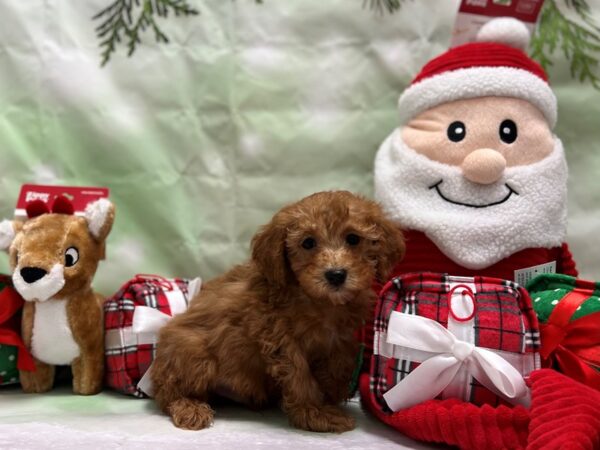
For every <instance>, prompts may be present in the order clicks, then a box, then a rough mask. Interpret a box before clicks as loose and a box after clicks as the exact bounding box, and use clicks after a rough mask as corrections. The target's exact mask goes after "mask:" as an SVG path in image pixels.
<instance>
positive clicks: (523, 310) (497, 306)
mask: <svg viewBox="0 0 600 450" xmlns="http://www.w3.org/2000/svg"><path fill="white" fill-rule="evenodd" d="M464 285H468V286H470V288H469V290H471V291H472V294H473V302H474V305H475V308H474V309H475V311H474V316H473V317H472V319H471V320H470V321H469V322H467V325H465V326H467V327H468V328H469V329H468V335H469V336H470V337H471V339H472V340H473V342H471V343H472V344H473V345H475V346H477V347H482V348H486V349H490V350H493V351H497V352H498V354H500V355H501V356H505V357H507V358H508V359H510V362H511V364H513V366H515V368H516V369H517V370H519V371H520V372H521V373H522V374H523V376H524V377H525V378H526V379H527V377H528V375H529V373H530V372H531V371H533V370H535V369H538V368H539V367H540V360H539V353H538V351H539V348H540V334H539V329H538V322H537V317H536V315H535V312H534V311H533V308H532V306H531V300H530V297H529V295H528V293H527V291H525V289H523V288H522V287H520V286H519V285H517V284H516V283H514V282H511V281H504V280H500V279H496V278H489V277H479V276H478V277H452V276H448V275H444V274H435V273H410V274H405V275H402V276H399V277H396V278H394V279H392V280H391V281H390V282H389V283H387V284H386V286H385V287H384V288H383V289H382V291H381V293H380V296H379V300H378V303H377V306H376V310H375V322H374V331H375V333H374V343H373V344H374V345H373V347H374V349H373V350H374V351H373V356H372V359H371V371H370V395H371V397H372V403H373V404H374V405H376V406H377V407H378V408H380V410H381V411H382V412H384V413H391V410H390V409H389V407H388V406H387V403H386V401H385V399H384V398H383V394H385V393H386V392H387V391H389V390H390V389H391V388H392V387H394V386H395V385H396V384H397V383H399V382H400V381H402V380H403V379H404V378H405V377H406V376H407V375H408V374H409V373H411V372H412V371H413V370H415V369H416V367H418V366H419V363H416V362H414V361H411V360H410V359H397V358H396V357H395V356H396V354H395V353H394V356H390V351H389V344H388V343H386V342H385V341H386V333H387V331H388V322H389V320H390V315H391V314H392V312H394V311H398V312H401V313H405V314H415V315H418V316H422V317H425V318H428V319H431V320H434V321H436V322H438V323H440V324H441V325H443V326H444V327H445V328H448V329H449V327H448V321H449V307H448V302H449V299H450V298H451V296H452V295H453V292H454V291H455V290H454V291H453V288H454V287H455V286H464ZM461 289H462V288H461ZM463 294H464V292H463ZM461 326H462V325H461ZM400 332H401V330H400ZM386 355H387V356H386ZM457 376H458V375H457ZM465 382H466V383H467V384H468V386H465V389H464V390H463V392H464V393H465V395H466V397H467V398H464V399H463V400H467V401H470V402H472V403H475V404H478V405H481V404H484V403H487V404H491V405H498V404H502V403H504V400H502V399H501V398H499V397H498V396H497V395H496V394H495V393H493V392H491V391H490V390H489V389H487V388H486V387H484V386H482V385H481V384H480V383H479V382H477V380H475V379H474V378H473V377H471V376H468V374H467V377H466V378H465ZM447 397H449V395H447V392H446V391H443V392H442V394H441V396H440V397H438V398H447ZM450 397H451V395H450Z"/></svg>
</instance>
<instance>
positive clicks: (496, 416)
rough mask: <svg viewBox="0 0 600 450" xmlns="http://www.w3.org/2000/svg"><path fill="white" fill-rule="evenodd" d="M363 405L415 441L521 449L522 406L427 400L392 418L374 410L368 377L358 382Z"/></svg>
mask: <svg viewBox="0 0 600 450" xmlns="http://www.w3.org/2000/svg"><path fill="white" fill-rule="evenodd" d="M360 391H361V397H362V400H363V404H364V405H365V407H366V408H367V409H368V410H369V411H370V412H372V413H373V414H375V416H377V417H378V418H379V419H380V420H381V421H383V422H385V423H387V424H388V425H390V426H392V427H394V428H395V429H397V430H398V431H400V432H401V433H402V434H404V435H406V436H408V437H410V438H411V439H415V440H417V441H424V442H435V443H440V444H447V445H454V446H457V447H460V448H461V449H467V450H468V449H473V450H480V449H486V450H501V449H523V448H525V445H526V444H527V429H528V425H529V414H528V412H527V410H526V409H525V408H523V407H516V408H509V407H506V406H499V407H497V408H493V407H492V406H489V405H484V406H482V407H479V406H475V405H473V404H471V403H465V402H462V401H460V400H453V399H450V400H430V401H427V402H424V403H421V404H420V405H417V406H413V407H412V408H408V409H405V410H402V411H399V412H397V413H395V414H392V415H386V414H383V413H381V412H380V411H378V409H377V408H376V407H375V406H374V405H373V403H372V401H371V396H370V395H369V376H368V375H367V374H363V375H362V376H361V380H360Z"/></svg>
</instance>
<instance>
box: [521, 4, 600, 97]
mask: <svg viewBox="0 0 600 450" xmlns="http://www.w3.org/2000/svg"><path fill="white" fill-rule="evenodd" d="M565 4H566V6H567V7H568V8H572V9H573V10H574V11H575V12H576V13H577V15H578V16H579V17H581V19H582V20H583V21H584V22H585V24H586V25H587V27H584V26H582V25H580V24H578V23H576V22H574V21H572V20H570V19H568V18H567V17H565V16H564V15H563V13H562V12H561V11H560V10H559V9H558V7H557V6H556V0H546V3H545V5H544V8H543V9H542V12H541V15H540V21H539V26H538V28H537V30H536V33H535V34H534V36H533V38H532V40H531V50H532V52H531V56H532V57H533V58H534V59H537V60H538V61H539V62H540V64H541V65H542V66H543V67H544V68H545V69H548V67H550V66H551V65H552V60H551V55H553V54H554V52H555V51H556V50H559V49H560V50H561V51H562V53H563V54H564V55H565V57H566V58H567V60H568V61H569V62H570V71H571V76H572V77H573V78H577V79H579V81H581V82H585V81H589V82H590V83H591V84H592V85H593V86H594V87H595V88H596V89H599V90H600V74H599V73H598V62H599V57H600V28H599V27H598V25H597V24H596V23H595V22H594V21H593V19H592V17H591V15H590V8H589V5H588V4H587V2H586V0H565Z"/></svg>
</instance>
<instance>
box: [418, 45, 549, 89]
mask: <svg viewBox="0 0 600 450" xmlns="http://www.w3.org/2000/svg"><path fill="white" fill-rule="evenodd" d="M469 67H514V68H516V69H522V70H526V71H528V72H531V73H533V74H534V75H536V76H538V77H540V78H541V79H542V80H544V81H548V76H547V75H546V72H544V69H543V68H542V66H540V65H539V64H538V63H537V62H535V61H533V60H532V59H531V58H529V56H527V55H526V54H525V52H523V51H522V50H519V49H517V48H513V47H509V46H507V45H504V44H497V43H494V42H471V43H469V44H464V45H459V46H458V47H455V48H453V49H451V50H449V51H447V52H446V53H443V54H442V55H440V56H438V57H437V58H434V59H432V60H431V61H429V62H428V63H427V64H425V66H424V67H423V69H422V70H421V72H420V73H419V74H418V75H417V76H416V77H415V79H414V80H413V83H417V82H419V81H421V80H423V79H425V78H429V77H432V76H435V75H438V74H440V73H443V72H449V71H452V70H458V69H466V68H469Z"/></svg>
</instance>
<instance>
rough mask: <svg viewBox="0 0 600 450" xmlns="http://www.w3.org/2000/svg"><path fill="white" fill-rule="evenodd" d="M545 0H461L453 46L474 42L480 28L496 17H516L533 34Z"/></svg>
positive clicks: (454, 30)
mask: <svg viewBox="0 0 600 450" xmlns="http://www.w3.org/2000/svg"><path fill="white" fill-rule="evenodd" d="M543 4H544V0H461V2H460V7H459V8H458V15H457V16H456V21H455V22H454V29H453V30H452V43H451V47H456V46H457V45H461V44H466V43H467V42H473V41H474V40H475V36H476V35H477V32H478V31H479V29H480V28H481V27H482V26H483V25H484V24H485V23H487V22H488V21H490V20H492V19H494V18H496V17H514V18H515V19H519V20H520V21H521V22H523V23H524V24H525V25H526V26H527V28H528V29H529V33H530V34H533V32H534V30H535V24H536V22H537V19H538V16H539V14H540V10H541V9H542V5H543Z"/></svg>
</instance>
